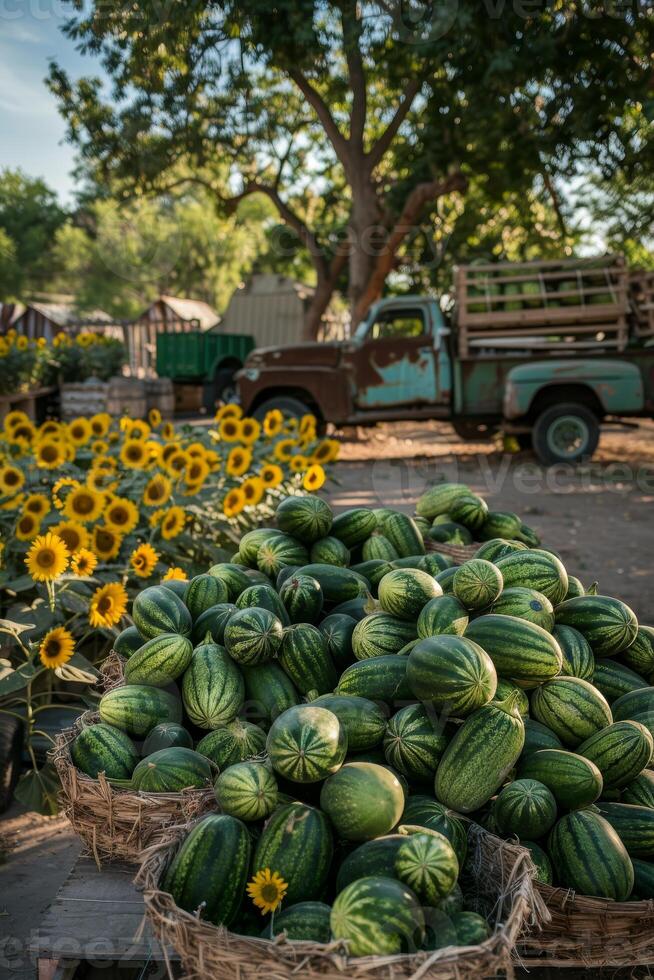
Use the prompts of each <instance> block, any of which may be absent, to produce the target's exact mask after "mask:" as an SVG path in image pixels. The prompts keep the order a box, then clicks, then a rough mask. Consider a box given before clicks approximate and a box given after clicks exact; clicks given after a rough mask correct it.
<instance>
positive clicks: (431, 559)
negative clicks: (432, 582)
mask: <svg viewBox="0 0 654 980" xmlns="http://www.w3.org/2000/svg"><path fill="white" fill-rule="evenodd" d="M453 565H454V559H453V558H450V556H449V555H443V554H441V552H440V551H430V552H429V554H428V555H421V557H420V564H419V565H418V568H420V569H421V570H422V571H423V572H428V573H429V574H430V575H433V576H434V577H435V576H436V575H438V574H439V573H440V572H444V571H445V569H447V568H452V567H453Z"/></svg>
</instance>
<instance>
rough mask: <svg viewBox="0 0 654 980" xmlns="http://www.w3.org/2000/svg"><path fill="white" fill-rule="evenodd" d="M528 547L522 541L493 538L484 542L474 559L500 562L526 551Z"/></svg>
mask: <svg viewBox="0 0 654 980" xmlns="http://www.w3.org/2000/svg"><path fill="white" fill-rule="evenodd" d="M526 549H527V546H526V545H525V544H523V543H522V542H521V541H507V540H506V538H491V540H490V541H484V543H483V544H482V545H480V547H479V548H477V550H476V551H475V553H474V555H473V557H474V558H485V559H486V561H492V562H498V561H499V559H500V558H506V556H507V555H513V554H515V552H516V551H526Z"/></svg>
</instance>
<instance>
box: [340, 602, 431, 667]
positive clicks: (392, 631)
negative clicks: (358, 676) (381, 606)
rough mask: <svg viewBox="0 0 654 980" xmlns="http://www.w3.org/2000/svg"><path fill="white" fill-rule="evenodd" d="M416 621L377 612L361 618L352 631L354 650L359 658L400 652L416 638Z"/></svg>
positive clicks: (364, 658) (365, 658)
mask: <svg viewBox="0 0 654 980" xmlns="http://www.w3.org/2000/svg"><path fill="white" fill-rule="evenodd" d="M416 635H417V634H416V627H415V623H408V622H407V621H406V620H405V619H400V618H399V617H398V616H391V615H390V614H389V613H384V612H377V613H373V614H372V615H371V616H366V617H365V619H362V620H360V622H358V623H357V624H356V626H355V628H354V632H353V633H352V652H353V653H354V656H355V657H356V659H357V660H367V659H368V658H369V657H382V656H384V655H387V654H393V653H399V652H400V650H401V649H402V648H403V647H405V646H406V645H407V643H410V642H411V640H415V638H416Z"/></svg>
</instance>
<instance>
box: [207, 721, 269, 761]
mask: <svg viewBox="0 0 654 980" xmlns="http://www.w3.org/2000/svg"><path fill="white" fill-rule="evenodd" d="M196 751H198V752H199V753H200V754H201V755H205V756H206V757H207V759H210V760H211V762H213V763H215V764H216V765H217V766H218V769H219V770H220V771H221V772H222V770H223V769H227V767H228V766H233V765H234V764H235V763H237V762H245V761H246V760H247V759H253V758H255V757H256V756H260V755H262V754H263V753H264V752H265V751H266V733H265V732H264V731H263V729H261V728H259V726H258V725H253V724H252V723H251V722H249V721H241V720H240V719H239V718H235V719H234V721H230V722H227V724H224V725H219V726H218V728H216V729H214V731H212V732H209V734H208V735H205V736H204V738H203V739H201V740H200V741H199V742H198V744H197V746H196Z"/></svg>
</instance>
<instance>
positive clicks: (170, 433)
mask: <svg viewBox="0 0 654 980" xmlns="http://www.w3.org/2000/svg"><path fill="white" fill-rule="evenodd" d="M161 437H162V439H164V440H165V441H166V442H170V440H171V439H174V438H175V426H174V425H173V423H172V422H164V424H163V426H162V428H161Z"/></svg>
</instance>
